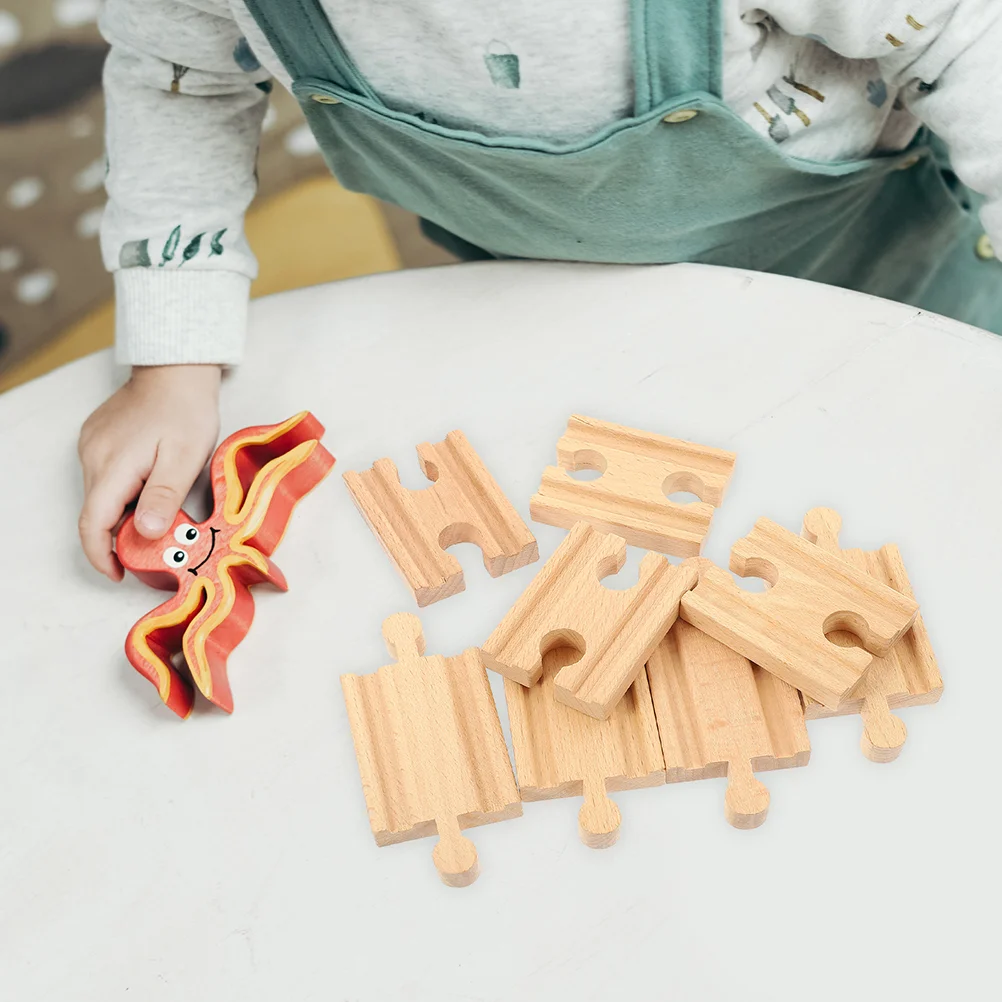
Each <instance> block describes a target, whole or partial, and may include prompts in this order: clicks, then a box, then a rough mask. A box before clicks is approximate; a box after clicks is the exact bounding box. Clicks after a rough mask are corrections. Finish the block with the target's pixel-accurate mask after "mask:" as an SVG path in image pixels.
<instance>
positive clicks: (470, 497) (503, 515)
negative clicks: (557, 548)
mask: <svg viewBox="0 0 1002 1002" xmlns="http://www.w3.org/2000/svg"><path fill="white" fill-rule="evenodd" d="M417 452H418V459H419V461H420V463H421V470H422V472H423V473H424V475H425V476H426V477H427V478H428V479H429V480H430V481H433V484H432V486H431V487H427V488H425V489H424V490H419V491H411V490H408V489H407V488H406V487H403V486H402V485H401V483H400V477H399V475H398V474H397V468H396V466H394V464H393V463H392V462H391V461H390V460H389V459H379V460H377V461H376V463H375V464H374V465H373V466H372V468H371V469H369V470H363V471H362V472H361V473H356V472H353V471H349V472H348V473H345V475H344V480H345V483H346V484H347V485H348V490H349V491H350V492H351V496H352V498H353V499H354V501H355V504H356V505H357V506H358V510H359V511H360V512H361V513H362V516H363V517H364V518H365V520H366V522H368V523H369V527H370V528H371V529H372V531H373V532H374V533H375V534H376V537H377V538H378V539H379V541H380V543H382V545H383V549H385V550H386V553H387V554H388V556H389V558H390V560H392V561H393V564H394V566H395V567H396V568H397V570H398V571H399V572H400V574H401V575H402V576H403V578H404V580H405V581H406V582H407V584H408V586H409V587H410V589H411V591H412V592H413V593H414V597H415V599H416V600H417V604H418V606H421V607H423V606H426V605H430V604H431V603H432V602H438V601H439V600H440V599H443V598H448V597H449V596H450V595H455V594H457V593H458V592H461V591H462V590H463V588H464V587H465V584H464V581H463V569H462V567H460V565H459V561H457V560H456V558H455V557H453V556H451V555H450V554H448V553H446V552H444V551H445V549H447V548H448V547H450V546H454V545H455V544H456V543H475V544H476V545H477V546H479V547H480V550H481V552H482V553H483V557H484V566H485V567H486V568H487V571H488V573H489V574H490V575H491V577H495V578H496V577H499V576H500V575H502V574H507V573H508V572H509V571H514V570H517V569H518V568H519V567H524V566H525V565H526V564H531V563H532V562H533V561H534V560H537V559H538V558H539V550H538V548H537V546H536V540H535V539H534V538H533V535H532V533H531V532H530V531H529V528H528V526H527V525H526V524H525V522H524V521H523V520H522V519H521V517H520V516H519V514H518V512H516V511H515V509H514V508H513V507H512V505H511V502H510V501H509V500H508V499H507V498H506V497H505V496H504V494H503V493H502V492H501V488H500V487H498V485H497V483H496V482H495V481H494V478H493V477H492V476H491V475H490V473H489V472H488V471H487V467H486V466H484V464H483V462H482V461H481V459H480V457H479V456H478V455H477V454H476V453H475V452H474V451H473V448H472V446H471V445H470V443H469V442H468V441H467V440H466V436H465V435H464V434H463V433H462V432H461V431H452V432H449V434H448V435H447V436H446V437H445V441H444V442H438V443H436V444H434V445H432V444H430V443H428V442H425V443H424V444H422V445H419V446H418V449H417Z"/></svg>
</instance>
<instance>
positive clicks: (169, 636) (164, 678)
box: [125, 583, 205, 717]
mask: <svg viewBox="0 0 1002 1002" xmlns="http://www.w3.org/2000/svg"><path fill="white" fill-rule="evenodd" d="M196 585H197V583H196ZM196 585H193V586H192V587H191V588H189V589H188V590H187V591H184V592H180V591H179V592H177V593H176V594H175V595H172V596H171V597H170V598H169V599H167V601H166V602H164V603H163V604H162V605H159V606H157V608H156V609H154V610H153V611H152V612H148V613H147V614H146V615H145V616H143V618H142V619H140V620H139V621H138V622H137V623H136V624H135V625H134V626H133V627H132V629H131V630H129V635H128V637H126V640H125V655H126V657H127V658H128V659H129V663H130V664H131V665H132V667H133V668H135V669H136V671H138V672H139V673H140V674H141V675H143V676H145V677H146V678H147V679H149V680H150V682H152V683H153V684H154V685H155V686H156V687H157V691H158V692H159V693H160V698H161V699H162V700H163V701H164V703H166V705H167V706H168V707H169V708H170V709H171V710H173V711H174V712H175V713H176V714H177V715H178V716H179V717H187V716H188V715H189V714H190V713H191V708H192V706H193V704H194V692H193V690H192V685H191V682H190V681H189V680H188V679H187V678H186V677H185V676H184V675H183V674H181V673H180V672H179V671H178V670H177V669H176V668H175V667H174V665H173V663H172V660H171V659H172V657H173V656H174V655H175V654H177V653H178V651H180V650H181V649H182V646H183V639H182V638H183V636H184V634H185V632H186V631H187V629H188V626H189V624H190V623H191V622H192V621H193V620H194V619H195V618H196V617H197V616H198V614H199V609H200V608H201V606H202V603H203V601H204V599H205V595H204V592H203V590H202V589H201V588H200V587H197V586H196Z"/></svg>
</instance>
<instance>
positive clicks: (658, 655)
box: [647, 619, 811, 828]
mask: <svg viewBox="0 0 1002 1002" xmlns="http://www.w3.org/2000/svg"><path fill="white" fill-rule="evenodd" d="M647 675H648V679H649V682H650V689H651V696H652V698H653V701H654V712H655V714H656V715H657V722H658V732H659V733H660V736H661V748H662V751H663V753H664V759H665V769H666V778H667V781H668V782H669V783H681V782H685V781H687V780H693V779H712V778H717V777H722V776H726V777H727V792H726V794H725V796H724V813H725V816H726V817H727V820H728V821H729V822H730V823H731V824H732V825H734V827H735V828H757V827H758V826H759V825H760V824H762V823H763V822H764V821H765V818H766V813H767V812H768V809H769V791H768V790H767V789H766V787H765V786H764V785H763V784H762V783H761V782H760V781H759V780H758V779H756V778H755V776H754V773H756V772H761V771H763V770H767V769H790V768H794V767H797V766H802V765H807V763H808V760H809V759H810V755H811V745H810V741H809V740H808V737H807V728H806V726H805V724H804V711H803V707H802V705H801V702H800V693H799V692H798V691H797V690H796V689H795V688H794V687H793V686H792V685H788V684H787V683H786V682H784V681H783V680H782V679H780V678H777V677H776V676H775V675H772V674H770V673H769V672H767V671H764V670H763V669H761V668H759V667H758V666H757V665H753V664H752V663H751V662H750V661H748V660H747V659H746V658H743V657H742V656H741V655H740V654H737V653H736V652H735V651H732V650H731V649H730V648H729V647H725V646H724V645H723V644H721V643H719V642H718V641H716V640H714V639H713V638H712V637H709V636H707V635H706V634H705V633H703V632H701V631H700V630H698V629H696V627H695V626H691V625H690V624H689V623H686V622H684V621H683V620H681V619H680V620H679V621H678V622H677V623H676V624H675V625H674V626H673V627H672V628H671V630H669V631H668V633H667V635H666V636H665V638H664V640H662V641H661V643H660V644H659V645H658V647H657V649H656V650H655V651H654V653H653V654H652V655H651V659H650V661H648V663H647Z"/></svg>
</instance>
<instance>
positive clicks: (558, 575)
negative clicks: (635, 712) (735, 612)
mask: <svg viewBox="0 0 1002 1002" xmlns="http://www.w3.org/2000/svg"><path fill="white" fill-rule="evenodd" d="M805 545H807V544H805ZM625 560H626V540H624V539H623V538H622V537H621V536H613V535H609V534H607V533H604V532H599V530H598V529H593V528H592V527H591V526H590V525H587V524H586V523H584V522H578V523H577V524H576V525H575V526H574V528H573V529H571V531H570V532H569V533H568V535H567V537H566V538H565V539H564V541H563V542H562V543H561V544H560V546H558V547H557V549H556V551H555V552H554V554H553V556H552V557H550V559H549V560H547V561H546V563H545V564H544V565H543V567H542V568H541V569H540V571H539V573H538V574H537V575H536V577H535V578H534V579H533V580H532V582H531V583H530V584H529V587H528V588H526V590H525V591H524V592H523V593H522V596H521V597H520V598H519V599H518V601H517V602H516V603H515V605H514V606H512V608H511V610H510V611H509V612H508V614H507V615H506V616H505V617H504V619H503V620H502V621H501V623H500V625H499V626H498V628H497V629H496V630H495V631H494V632H493V633H492V634H491V635H490V637H489V638H488V640H487V642H486V643H485V644H484V645H483V648H482V654H483V657H484V663H485V664H486V665H487V667H488V668H491V669H493V670H494V671H497V672H500V673H501V674H502V675H504V676H506V677H507V678H510V679H512V681H514V682H518V683H519V684H520V685H534V684H535V683H536V682H537V681H539V677H540V675H541V674H542V671H543V654H544V653H545V652H546V651H547V650H549V649H550V648H553V647H573V648H575V649H576V650H577V651H579V652H581V654H582V656H581V659H580V661H577V662H576V663H575V664H572V665H568V666H567V667H565V668H562V669H561V670H560V671H559V672H558V673H557V676H556V678H555V679H554V696H555V698H556V699H558V700H559V701H560V702H562V703H566V704H567V705H568V706H572V707H574V708H575V709H577V710H581V711H582V712H583V713H587V714H588V715H589V716H591V717H596V718H597V719H599V720H605V719H606V717H608V716H609V714H610V713H611V712H612V708H613V707H614V706H615V705H616V704H617V703H618V702H619V700H620V699H621V698H622V696H623V694H624V693H625V692H626V690H627V689H629V687H630V686H631V685H632V684H633V683H634V681H635V680H636V678H637V676H638V675H639V674H640V673H641V672H642V671H643V668H644V664H645V663H646V661H647V659H648V658H649V657H650V655H651V652H652V651H653V650H654V648H655V647H656V646H657V644H658V641H660V639H661V638H662V637H663V636H664V635H665V633H666V632H667V631H668V629H669V627H670V626H671V625H672V623H674V622H675V618H676V617H677V616H678V609H679V599H680V598H681V596H682V595H683V594H684V593H685V592H686V591H688V589H690V588H692V587H693V585H694V584H695V583H696V578H697V570H696V567H695V566H694V565H691V564H689V563H688V562H687V563H685V564H682V565H681V566H678V567H675V566H672V565H671V564H670V563H668V561H667V559H666V558H665V557H662V556H659V555H658V554H656V553H648V554H647V556H646V557H644V560H643V562H642V563H641V565H640V581H639V582H638V583H637V584H635V585H634V586H633V587H632V588H629V589H626V590H624V591H614V590H612V589H610V588H606V587H605V586H604V585H603V584H602V578H604V577H607V576H608V575H610V574H614V573H615V572H616V571H618V570H619V569H620V568H621V567H622V566H623V563H624V561H625Z"/></svg>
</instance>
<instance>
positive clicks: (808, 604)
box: [680, 518, 918, 708]
mask: <svg viewBox="0 0 1002 1002" xmlns="http://www.w3.org/2000/svg"><path fill="white" fill-rule="evenodd" d="M731 570H732V571H734V572H735V573H736V574H738V575H739V576H742V577H748V576H753V577H762V578H765V580H766V581H767V582H768V583H769V584H770V587H769V588H768V589H767V590H766V591H765V592H761V593H753V592H748V591H745V590H744V589H742V588H739V587H738V586H737V584H736V583H735V582H734V580H733V579H732V578H731V576H730V575H729V574H728V573H727V572H726V571H723V570H721V569H720V568H719V567H714V566H712V565H709V566H706V567H705V568H704V569H703V570H702V571H701V573H700V580H699V584H698V585H697V586H696V588H695V589H693V590H692V591H691V592H689V593H687V594H685V595H683V597H682V611H681V613H680V615H681V617H682V618H683V619H684V620H685V621H686V622H688V623H691V624H692V625H693V626H696V627H698V628H699V629H700V630H702V631H703V632H704V633H706V634H709V635H710V636H711V637H713V638H714V639H715V640H719V641H720V642H721V643H723V644H726V645H727V646H728V647H730V648H731V649H732V650H734V651H737V652H738V653H739V654H741V655H743V656H744V657H746V658H747V659H748V660H749V661H751V662H752V663H754V664H757V665H760V666H761V667H763V668H765V669H766V670H767V671H770V672H772V673H773V674H774V675H778V676H779V677H780V678H781V679H783V681H784V682H788V683H789V684H790V685H793V686H795V687H796V688H798V689H800V690H801V691H802V692H805V693H807V695H809V696H811V697H812V698H813V699H816V700H817V701H818V702H819V703H823V704H824V705H825V706H828V707H832V708H834V707H837V706H838V705H839V704H840V703H841V702H842V701H843V700H845V699H847V698H849V697H850V696H852V695H853V693H854V691H855V689H856V687H857V686H858V685H859V684H860V681H861V680H862V678H863V676H864V675H865V673H866V670H867V669H868V668H869V667H870V663H871V661H872V660H873V656H874V655H877V656H883V655H884V654H886V653H887V652H888V651H889V650H890V648H891V646H892V645H893V644H895V643H897V641H898V640H899V639H900V638H901V637H902V635H903V634H904V633H905V631H906V630H908V629H909V628H910V627H911V625H912V623H913V622H914V621H915V617H916V616H917V615H918V605H917V604H916V602H915V601H914V599H912V598H910V597H908V596H907V595H902V594H901V593H900V592H897V591H895V590H894V589H893V588H890V587H888V586H887V585H886V584H883V583H882V582H880V581H877V580H876V579H874V578H871V577H870V576H869V575H868V574H866V573H864V572H863V571H861V570H860V569H859V568H857V567H854V566H853V565H852V564H850V563H847V562H846V561H845V560H843V559H841V558H840V557H837V556H834V555H833V554H831V553H826V552H825V551H824V550H822V549H821V548H820V547H818V546H814V545H813V544H812V543H809V542H808V541H807V540H805V539H801V538H800V537H799V536H797V535H796V534H795V533H792V532H790V531H789V530H787V529H784V528H783V527H782V526H781V525H777V524H776V523H775V522H772V521H770V520H769V519H767V518H760V519H759V520H758V521H757V522H756V523H755V527H754V529H753V530H752V531H751V532H750V533H749V534H748V535H747V536H745V538H744V539H740V540H738V542H737V543H735V545H734V547H733V548H732V550H731ZM838 629H851V630H852V632H853V633H855V634H856V635H857V636H859V638H860V640H861V642H862V644H863V647H864V648H865V650H861V649H859V648H849V647H840V646H838V645H837V644H833V643H832V642H831V641H830V640H828V639H827V637H826V634H827V633H829V632H831V631H832V630H838Z"/></svg>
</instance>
